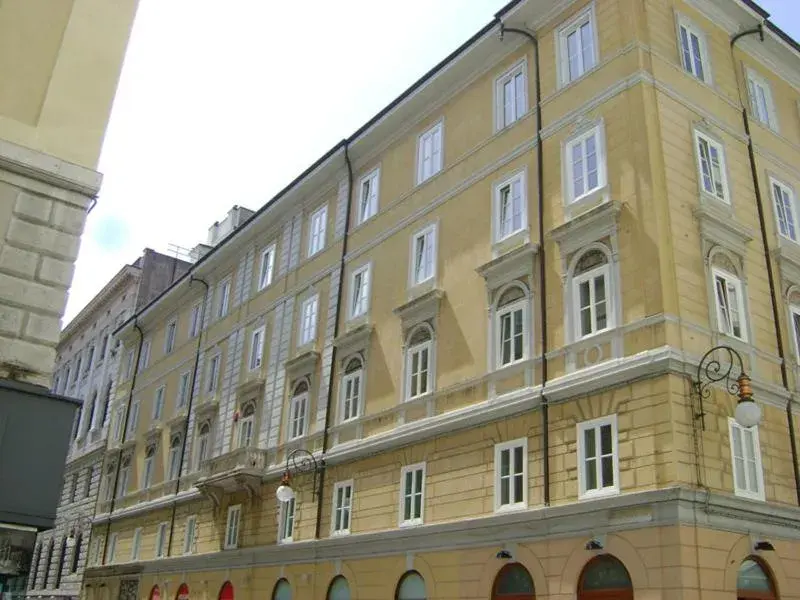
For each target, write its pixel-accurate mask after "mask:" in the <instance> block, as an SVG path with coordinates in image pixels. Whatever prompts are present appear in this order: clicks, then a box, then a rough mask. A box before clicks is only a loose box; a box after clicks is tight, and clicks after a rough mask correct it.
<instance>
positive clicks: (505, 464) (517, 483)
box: [494, 439, 528, 510]
mask: <svg viewBox="0 0 800 600" xmlns="http://www.w3.org/2000/svg"><path fill="white" fill-rule="evenodd" d="M527 505H528V440H527V439H520V440H514V441H512V442H504V443H502V444H496V445H495V447H494V508H495V510H507V509H510V508H524V507H525V506H527Z"/></svg>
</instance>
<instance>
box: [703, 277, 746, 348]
mask: <svg viewBox="0 0 800 600" xmlns="http://www.w3.org/2000/svg"><path fill="white" fill-rule="evenodd" d="M717 278H720V279H722V280H724V282H725V291H726V294H727V296H726V301H729V299H730V293H729V292H728V286H729V285H732V286H733V287H734V288H735V289H736V294H737V306H736V310H737V311H738V312H739V324H740V328H741V335H740V336H737V335H734V333H733V323H732V322H731V317H732V314H731V312H730V306H728V314H727V315H725V314H724V312H723V307H722V306H720V301H719V294H718V292H717ZM711 284H712V291H713V294H714V309H715V312H716V317H717V331H719V332H720V333H722V334H724V335H727V336H729V337H732V338H734V339H737V340H740V341H742V342H746V341H747V339H748V336H747V326H748V322H747V313H746V312H745V311H746V304H745V300H744V283H743V282H742V280H741V278H740V277H739V276H738V275H735V274H733V273H729V272H728V271H725V270H724V269H720V268H718V267H714V268H712V269H711ZM726 322H728V323H730V330H729V331H728V330H726V327H725V323H726Z"/></svg>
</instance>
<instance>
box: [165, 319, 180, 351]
mask: <svg viewBox="0 0 800 600" xmlns="http://www.w3.org/2000/svg"><path fill="white" fill-rule="evenodd" d="M177 333H178V320H177V319H172V320H170V322H169V323H167V328H166V330H165V331H164V354H170V353H171V352H172V351H173V350H175V340H176V338H177Z"/></svg>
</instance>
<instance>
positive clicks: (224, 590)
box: [219, 581, 233, 600]
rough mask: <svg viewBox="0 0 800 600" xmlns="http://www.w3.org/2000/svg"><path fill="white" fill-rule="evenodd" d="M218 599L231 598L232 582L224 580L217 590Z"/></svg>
mask: <svg viewBox="0 0 800 600" xmlns="http://www.w3.org/2000/svg"><path fill="white" fill-rule="evenodd" d="M219 600H233V584H231V582H230V581H226V582H225V583H223V584H222V587H221V588H220V590H219Z"/></svg>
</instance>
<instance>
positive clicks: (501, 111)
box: [494, 56, 530, 133]
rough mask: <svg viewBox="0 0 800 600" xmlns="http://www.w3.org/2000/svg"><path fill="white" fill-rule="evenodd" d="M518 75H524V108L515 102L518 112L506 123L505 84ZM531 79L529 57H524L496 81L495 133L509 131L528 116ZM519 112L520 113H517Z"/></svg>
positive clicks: (515, 108)
mask: <svg viewBox="0 0 800 600" xmlns="http://www.w3.org/2000/svg"><path fill="white" fill-rule="evenodd" d="M517 75H522V77H523V79H522V106H521V107H520V106H518V105H517V102H516V97H515V102H514V110H515V112H516V114H515V116H514V119H513V120H512V121H511V122H509V123H506V122H505V102H504V99H505V84H506V83H507V82H508V81H510V80H512V79H513V78H515V77H516V76H517ZM529 80H530V78H529V77H528V57H527V56H523V57H522V58H521V59H519V60H518V61H516V62H515V63H514V64H513V65H511V67H510V68H508V69H507V70H506V71H505V72H504V73H502V74H501V75H499V76H498V77H496V78H495V80H494V131H495V133H497V132H500V131H503V130H505V129H508V128H509V127H511V126H513V125H514V124H515V123H517V122H519V121H520V120H522V118H523V117H525V115H527V114H528V110H529V102H528V95H529V94H528V81H529ZM517 111H518V112H517Z"/></svg>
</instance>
